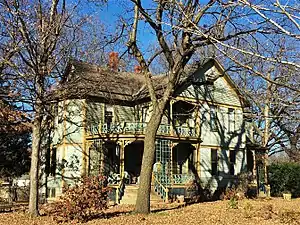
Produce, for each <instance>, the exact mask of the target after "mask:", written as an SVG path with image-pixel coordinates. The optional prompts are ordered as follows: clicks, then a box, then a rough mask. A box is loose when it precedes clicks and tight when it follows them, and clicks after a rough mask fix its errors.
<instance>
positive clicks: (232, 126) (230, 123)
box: [228, 108, 235, 133]
mask: <svg viewBox="0 0 300 225" xmlns="http://www.w3.org/2000/svg"><path fill="white" fill-rule="evenodd" d="M234 129H235V110H234V109H232V108H229V109H228V132H229V133H231V132H234Z"/></svg>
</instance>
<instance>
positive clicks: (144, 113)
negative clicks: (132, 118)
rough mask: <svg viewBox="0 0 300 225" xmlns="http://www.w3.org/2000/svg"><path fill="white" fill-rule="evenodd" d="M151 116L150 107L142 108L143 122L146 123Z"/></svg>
mask: <svg viewBox="0 0 300 225" xmlns="http://www.w3.org/2000/svg"><path fill="white" fill-rule="evenodd" d="M148 116H149V107H148V106H144V107H142V122H143V123H145V122H146V121H147V119H148Z"/></svg>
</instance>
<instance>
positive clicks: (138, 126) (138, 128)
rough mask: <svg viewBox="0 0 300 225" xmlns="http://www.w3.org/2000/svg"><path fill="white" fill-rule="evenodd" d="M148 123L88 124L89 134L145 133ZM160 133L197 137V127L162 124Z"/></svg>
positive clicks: (158, 131) (159, 129) (159, 128)
mask: <svg viewBox="0 0 300 225" xmlns="http://www.w3.org/2000/svg"><path fill="white" fill-rule="evenodd" d="M146 126H147V123H142V122H122V123H103V124H100V125H90V126H88V129H87V132H88V134H89V135H98V134H144V133H145V130H146ZM157 134H158V135H164V136H179V137H197V134H196V129H195V128H192V127H186V126H173V127H172V126H171V125H169V124H161V125H160V126H159V127H158V130H157Z"/></svg>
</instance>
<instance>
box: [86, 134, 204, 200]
mask: <svg viewBox="0 0 300 225" xmlns="http://www.w3.org/2000/svg"><path fill="white" fill-rule="evenodd" d="M199 145H200V144H199V143H191V142H188V141H185V142H182V141H174V140H167V139H157V140H156V149H155V163H154V165H153V179H152V189H153V190H154V191H155V192H156V193H157V195H159V196H160V197H161V199H163V200H168V197H169V195H170V193H171V190H172V189H173V188H184V187H186V184H188V183H191V182H192V181H194V180H195V178H196V177H197V176H198V174H199V172H200V171H199V169H200V166H199V165H200V163H199V149H200V146H199ZM143 150H144V142H143V140H125V139H124V140H94V141H93V144H92V145H91V146H90V148H89V154H88V155H89V166H88V174H89V175H96V174H103V175H105V176H107V177H108V182H109V185H110V186H111V187H113V188H114V189H115V195H116V202H119V201H120V200H121V199H122V195H123V194H124V190H125V189H126V186H129V185H138V184H139V177H140V171H141V166H142V156H143Z"/></svg>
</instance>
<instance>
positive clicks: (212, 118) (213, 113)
mask: <svg viewBox="0 0 300 225" xmlns="http://www.w3.org/2000/svg"><path fill="white" fill-rule="evenodd" d="M210 128H211V131H218V127H217V107H216V106H214V105H211V106H210Z"/></svg>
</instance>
